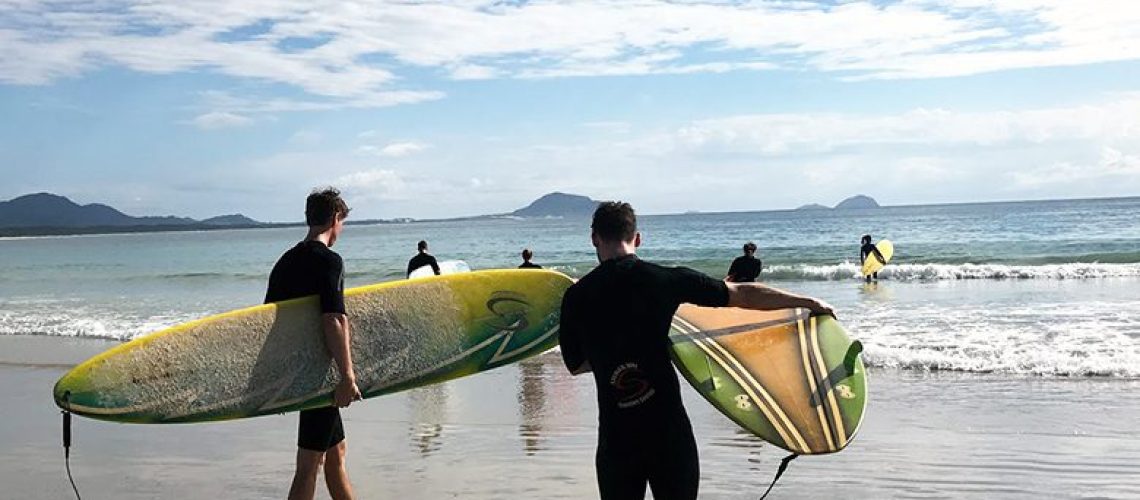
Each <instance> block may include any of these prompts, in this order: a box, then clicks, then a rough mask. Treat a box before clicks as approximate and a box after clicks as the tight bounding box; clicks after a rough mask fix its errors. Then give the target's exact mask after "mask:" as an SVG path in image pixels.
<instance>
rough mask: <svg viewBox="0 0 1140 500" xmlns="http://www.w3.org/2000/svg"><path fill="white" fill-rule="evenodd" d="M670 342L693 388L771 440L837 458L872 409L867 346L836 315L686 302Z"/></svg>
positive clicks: (788, 447) (790, 448) (791, 448)
mask: <svg viewBox="0 0 1140 500" xmlns="http://www.w3.org/2000/svg"><path fill="white" fill-rule="evenodd" d="M669 338H670V341H671V354H672V356H673V361H674V364H675V365H676V367H677V369H678V370H679V371H680V372H681V374H682V375H683V376H684V377H685V379H686V380H688V382H689V384H690V385H692V386H693V388H694V389H696V390H697V392H699V393H700V394H701V396H703V397H704V398H705V399H706V400H708V402H709V403H711V404H712V405H713V406H714V407H716V409H717V410H719V411H720V412H721V413H723V414H724V415H725V416H727V417H728V418H730V419H732V420H733V421H734V422H736V423H737V424H739V425H740V426H741V427H743V428H744V429H746V430H748V431H749V432H751V433H753V434H755V435H756V436H758V437H760V438H761V439H764V440H765V441H767V442H769V443H772V444H774V445H776V446H779V447H781V448H784V449H785V450H788V451H791V452H794V453H799V454H803V455H818V454H826V453H834V452H837V451H840V450H842V449H843V448H844V447H846V446H847V444H848V443H850V442H851V440H852V438H854V436H855V434H856V432H857V431H858V430H859V426H860V424H861V423H862V421H863V414H864V410H865V408H866V404H867V379H866V371H865V369H864V367H863V362H862V360H861V359H859V356H858V355H859V353H860V352H861V350H862V344H859V343H858V342H852V341H851V340H850V339H849V338H848V336H847V333H846V332H845V331H844V330H843V327H842V326H840V325H839V323H838V322H837V321H836V320H835V319H834V318H832V317H831V316H812V315H810V314H809V313H808V311H807V310H805V309H795V310H780V311H751V310H745V309H738V308H706V307H697V306H693V305H689V304H685V305H682V306H681V308H680V309H678V311H677V315H676V316H675V317H674V321H673V329H672V331H671V333H670V337H669Z"/></svg>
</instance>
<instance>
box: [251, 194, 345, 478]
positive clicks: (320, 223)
mask: <svg viewBox="0 0 1140 500" xmlns="http://www.w3.org/2000/svg"><path fill="white" fill-rule="evenodd" d="M348 211H349V208H348V205H347V204H345V202H344V200H343V199H341V197H340V192H339V191H337V190H336V189H334V188H327V189H324V190H316V191H313V193H312V194H310V195H309V197H308V199H306V200H305V221H306V223H307V224H308V226H309V234H308V235H306V236H305V239H304V240H302V241H301V242H300V243H297V245H296V246H294V247H293V248H291V249H289V250H288V251H286V252H285V253H284V254H283V255H282V256H281V258H279V259H278V260H277V264H275V265H274V266H273V271H272V272H271V273H270V274H269V286H268V290H267V291H266V292H265V302H266V303H270V302H280V301H282V300H289V299H295V298H299V297H306V296H310V295H316V296H318V297H319V300H318V302H319V304H320V308H321V330H322V332H323V334H324V344H325V347H326V348H327V349H328V352H329V354H330V355H331V356H332V358H333V361H334V362H335V363H336V367H337V373H338V374H339V376H340V381H339V382H338V383H337V386H336V391H335V393H334V395H333V402H334V403H335V406H327V407H324V408H314V409H311V410H303V411H301V414H300V423H299V424H298V429H297V467H296V470H295V471H294V474H293V483H292V485H291V486H290V488H289V499H290V500H311V499H312V498H313V496H314V495H315V494H316V488H317V477H318V476H319V475H320V472H321V469H322V467H323V468H324V474H325V484H326V485H328V488H329V496H331V497H332V498H333V499H334V500H351V499H352V498H353V494H352V485H351V484H350V483H349V481H348V470H347V469H346V468H345V465H344V458H345V442H344V424H343V423H342V422H341V418H340V410H339V408H343V407H347V406H348V405H350V404H352V402H353V401H355V400H358V399H360V389H358V388H357V387H356V374H355V373H354V372H353V369H352V351H351V349H350V346H351V342H350V335H351V333H350V328H349V324H348V315H347V314H346V311H345V307H344V261H343V260H342V259H341V257H340V255H338V254H337V253H336V252H333V251H332V250H331V247H332V246H333V245H334V244H335V243H336V241H337V238H339V237H340V233H341V231H342V230H343V229H344V219H345V218H346V217H348Z"/></svg>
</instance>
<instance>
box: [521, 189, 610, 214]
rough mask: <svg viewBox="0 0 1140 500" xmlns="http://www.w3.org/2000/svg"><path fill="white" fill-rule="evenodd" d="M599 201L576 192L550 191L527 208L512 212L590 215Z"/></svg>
mask: <svg viewBox="0 0 1140 500" xmlns="http://www.w3.org/2000/svg"><path fill="white" fill-rule="evenodd" d="M596 208H598V202H597V201H594V200H591V199H590V198H588V197H585V196H580V195H576V194H566V193H550V194H547V195H544V196H543V197H541V198H539V199H537V200H534V202H533V203H531V204H530V205H527V206H526V207H525V208H520V209H518V210H515V211H514V212H511V213H510V215H513V216H515V217H589V216H591V215H593V214H594V209H596Z"/></svg>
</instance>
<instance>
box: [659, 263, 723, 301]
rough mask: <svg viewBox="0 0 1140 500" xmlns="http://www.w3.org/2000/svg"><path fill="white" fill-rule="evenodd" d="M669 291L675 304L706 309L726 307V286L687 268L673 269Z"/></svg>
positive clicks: (719, 281)
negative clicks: (685, 304)
mask: <svg viewBox="0 0 1140 500" xmlns="http://www.w3.org/2000/svg"><path fill="white" fill-rule="evenodd" d="M670 288H671V290H672V292H673V296H674V297H675V299H676V300H677V302H684V303H689V304H696V305H699V306H707V307H725V306H727V305H728V285H726V284H724V282H723V281H721V280H718V279H715V278H713V277H711V276H709V275H707V274H705V273H702V272H698V271H694V270H692V269H689V268H687V267H677V268H674V269H673V276H672V283H671V287H670Z"/></svg>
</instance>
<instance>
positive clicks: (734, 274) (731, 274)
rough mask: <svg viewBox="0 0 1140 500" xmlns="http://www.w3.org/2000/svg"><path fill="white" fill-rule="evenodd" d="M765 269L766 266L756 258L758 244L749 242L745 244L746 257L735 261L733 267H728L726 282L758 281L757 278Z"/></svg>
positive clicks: (742, 256)
mask: <svg viewBox="0 0 1140 500" xmlns="http://www.w3.org/2000/svg"><path fill="white" fill-rule="evenodd" d="M763 268H764V264H763V263H762V262H760V259H758V258H756V244H755V243H753V242H751V241H749V242H748V243H745V244H744V255H741V256H740V257H737V258H735V259H733V260H732V265H730V266H728V275H726V276H725V277H724V280H725V281H731V282H733V283H748V282H752V281H756V277H757V276H760V270H761V269H763Z"/></svg>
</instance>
